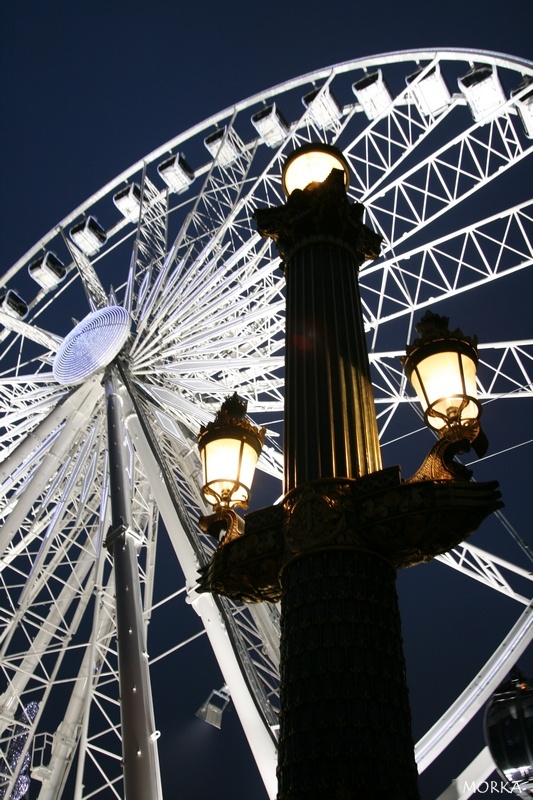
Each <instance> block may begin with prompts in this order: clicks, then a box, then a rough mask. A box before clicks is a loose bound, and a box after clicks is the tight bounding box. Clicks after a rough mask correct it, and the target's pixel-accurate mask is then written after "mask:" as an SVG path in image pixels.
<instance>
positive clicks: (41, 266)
mask: <svg viewBox="0 0 533 800" xmlns="http://www.w3.org/2000/svg"><path fill="white" fill-rule="evenodd" d="M28 272H29V274H30V275H31V277H32V278H33V280H34V281H37V283H38V284H39V286H41V287H42V288H43V289H53V288H54V286H57V284H58V283H59V282H60V281H62V280H63V278H64V277H65V275H66V274H67V268H66V267H65V265H64V264H63V262H62V261H60V260H59V258H58V257H57V256H56V255H55V254H54V253H52V252H51V251H50V250H48V251H47V252H46V253H45V254H44V255H43V256H39V258H36V259H35V261H32V262H31V264H30V265H29V266H28Z"/></svg>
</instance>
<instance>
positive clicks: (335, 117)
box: [302, 87, 342, 131]
mask: <svg viewBox="0 0 533 800" xmlns="http://www.w3.org/2000/svg"><path fill="white" fill-rule="evenodd" d="M302 103H303V104H304V106H305V107H306V108H308V109H309V113H310V115H311V118H312V120H313V122H314V123H315V125H316V126H317V128H320V130H321V131H325V130H328V129H329V128H334V127H335V125H337V123H338V121H339V120H340V118H341V116H342V108H341V107H340V105H339V103H338V102H337V100H336V99H335V97H334V96H333V94H332V93H331V91H330V90H329V88H328V87H326V88H324V89H313V91H312V92H309V93H308V94H305V95H304V96H303V97H302Z"/></svg>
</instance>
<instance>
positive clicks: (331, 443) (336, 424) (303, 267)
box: [256, 170, 418, 800]
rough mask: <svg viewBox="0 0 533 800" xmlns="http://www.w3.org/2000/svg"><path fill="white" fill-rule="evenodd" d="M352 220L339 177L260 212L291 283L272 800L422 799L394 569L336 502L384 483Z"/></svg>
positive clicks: (366, 237) (357, 234) (361, 250)
mask: <svg viewBox="0 0 533 800" xmlns="http://www.w3.org/2000/svg"><path fill="white" fill-rule="evenodd" d="M362 213H363V208H362V206H360V205H359V204H353V205H352V204H350V203H349V202H348V199H347V196H346V193H345V190H344V180H343V176H342V173H341V172H338V171H336V170H334V171H333V172H332V174H331V176H330V177H329V178H328V180H327V181H325V182H324V183H323V184H320V185H318V186H315V187H313V188H308V189H306V190H304V191H303V192H302V191H295V192H293V193H292V194H291V196H290V197H289V199H288V201H287V203H286V204H285V206H283V207H281V208H275V209H265V210H260V211H258V212H257V213H256V219H257V222H258V228H259V232H260V233H261V234H262V235H264V236H269V237H271V238H273V239H274V240H275V241H276V244H277V246H278V249H279V251H280V255H281V256H282V258H283V261H284V268H285V275H286V280H287V322H286V325H287V328H286V383H285V392H286V400H285V403H286V407H285V421H284V425H285V463H286V470H285V480H286V486H285V490H286V492H287V494H286V496H285V500H284V504H283V505H284V514H285V523H284V525H285V543H286V544H285V557H284V560H283V566H282V572H281V587H282V595H281V608H282V614H281V716H280V741H279V761H278V780H279V795H278V798H279V800H356V798H357V800H366V799H367V798H385V797H387V798H388V797H391V796H394V798H395V800H408V798H409V800H414V799H415V798H417V797H418V789H417V772H416V765H415V761H414V748H413V741H412V736H411V729H410V711H409V703H408V690H407V682H406V677H405V664H404V658H403V651H402V638H401V630H400V617H399V612H398V604H397V597H396V590H395V568H394V566H393V564H392V563H391V561H389V560H388V558H387V554H386V553H385V554H384V553H383V548H382V547H381V548H379V547H377V546H376V548H375V549H374V548H373V546H372V543H371V542H370V543H369V541H368V538H367V537H365V536H360V535H359V533H358V530H357V526H356V525H355V526H354V523H353V521H352V518H351V515H350V511H349V505H350V503H349V501H348V505H347V504H346V501H347V497H348V495H349V494H350V492H351V491H352V490H351V489H350V490H347V489H346V479H347V478H348V479H355V480H357V479H360V478H362V477H364V476H371V475H373V474H374V473H379V475H383V473H382V472H380V470H381V458H380V450H379V443H378V433H377V423H376V416H375V410H374V403H373V396H372V389H371V381H370V370H369V365H368V355H367V350H366V343H365V337H364V330H363V322H362V313H361V304H360V300H359V287H358V267H359V266H360V264H362V262H363V261H364V259H365V258H375V257H376V256H377V255H378V253H379V243H380V237H379V236H377V235H376V234H374V233H372V231H370V230H369V229H368V228H366V226H364V225H363V223H362ZM379 480H380V478H378V475H376V483H379ZM347 508H348V511H347V510H346V509H347Z"/></svg>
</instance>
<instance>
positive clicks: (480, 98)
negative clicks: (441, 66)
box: [457, 64, 506, 122]
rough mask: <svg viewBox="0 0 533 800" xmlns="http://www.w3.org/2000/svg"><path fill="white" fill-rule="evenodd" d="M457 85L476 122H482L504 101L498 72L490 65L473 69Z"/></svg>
mask: <svg viewBox="0 0 533 800" xmlns="http://www.w3.org/2000/svg"><path fill="white" fill-rule="evenodd" d="M457 83H458V84H459V88H460V90H461V92H462V93H463V95H464V96H465V98H466V101H467V103H468V105H469V106H470V111H471V112H472V116H473V117H474V120H475V121H476V122H482V121H484V120H485V118H486V117H489V116H490V115H492V114H494V113H495V112H496V111H497V110H498V109H499V108H500V106H502V105H503V104H504V103H505V101H506V97H505V93H504V91H503V88H502V85H501V83H500V79H499V77H498V72H497V70H496V67H493V66H492V65H488V64H484V65H481V66H479V67H473V68H472V69H471V70H470V71H469V72H467V73H466V75H463V77H462V78H459V79H458V80H457ZM487 121H488V120H487Z"/></svg>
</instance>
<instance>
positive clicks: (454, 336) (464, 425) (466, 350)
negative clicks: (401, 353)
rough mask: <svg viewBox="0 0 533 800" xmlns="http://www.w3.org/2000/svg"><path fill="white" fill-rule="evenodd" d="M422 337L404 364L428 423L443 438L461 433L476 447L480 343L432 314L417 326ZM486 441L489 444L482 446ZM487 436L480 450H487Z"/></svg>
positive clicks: (478, 409)
mask: <svg viewBox="0 0 533 800" xmlns="http://www.w3.org/2000/svg"><path fill="white" fill-rule="evenodd" d="M416 330H417V332H418V333H419V334H420V337H419V338H418V339H416V340H415V341H414V342H413V344H411V345H409V346H408V347H407V355H406V356H405V358H404V359H403V360H402V363H403V368H404V370H405V374H406V376H407V378H408V379H409V380H410V382H411V383H412V385H413V388H414V390H415V391H416V393H417V395H418V399H419V401H420V404H421V406H422V410H423V412H424V419H425V421H426V424H427V425H428V426H429V427H430V428H433V429H434V430H436V431H437V432H438V433H439V436H441V437H443V436H450V435H452V434H459V435H462V436H464V438H466V439H468V440H469V441H471V442H472V444H473V443H474V441H475V439H476V438H478V437H479V436H480V427H479V422H478V420H479V417H480V416H481V405H480V403H479V401H478V399H477V387H476V369H477V363H478V357H477V339H476V338H475V337H474V338H470V337H468V336H465V335H464V334H463V333H462V332H461V331H460V330H459V329H456V330H455V331H450V330H449V329H448V317H441V316H439V315H437V314H433V313H432V312H431V311H428V312H427V313H426V314H425V315H424V317H423V318H422V320H421V321H420V322H419V323H418V325H416ZM482 440H483V444H482ZM485 442H486V439H485V437H484V436H481V439H480V441H479V442H478V443H477V444H476V445H474V449H475V450H476V452H477V453H478V455H481V454H482V452H481V453H480V452H479V448H480V447H481V448H483V447H484V449H485V450H486V446H485Z"/></svg>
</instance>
